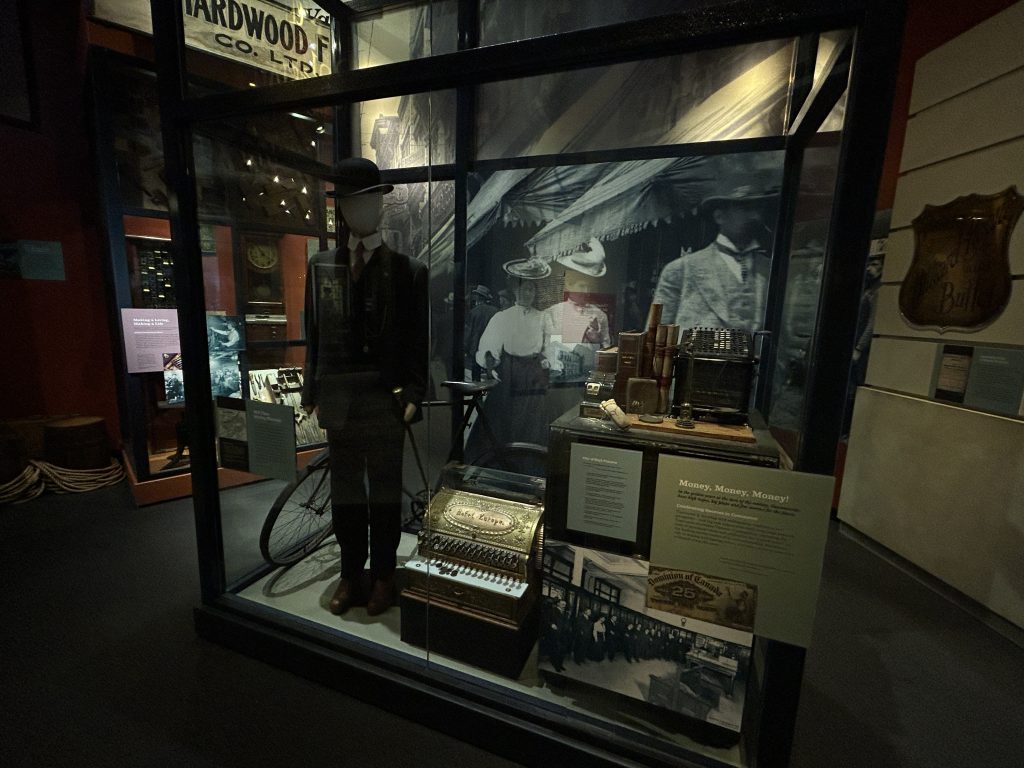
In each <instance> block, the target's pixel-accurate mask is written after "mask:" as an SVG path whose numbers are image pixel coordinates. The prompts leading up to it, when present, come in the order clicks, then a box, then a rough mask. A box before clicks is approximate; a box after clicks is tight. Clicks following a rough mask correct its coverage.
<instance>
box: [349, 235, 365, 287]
mask: <svg viewBox="0 0 1024 768" xmlns="http://www.w3.org/2000/svg"><path fill="white" fill-rule="evenodd" d="M364 253H366V248H364V247H363V241H362V240H360V241H359V243H358V244H357V245H356V249H355V250H354V251H352V260H351V263H350V264H351V269H352V281H353V282H359V276H360V275H361V274H363V267H364V266H366V264H365V262H364V260H363V254H364Z"/></svg>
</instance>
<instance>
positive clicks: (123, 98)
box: [104, 67, 167, 211]
mask: <svg viewBox="0 0 1024 768" xmlns="http://www.w3.org/2000/svg"><path fill="white" fill-rule="evenodd" d="M104 97H105V100H106V103H107V105H108V108H109V110H110V116H111V123H112V124H113V130H114V153H115V158H116V162H117V177H118V181H119V183H120V191H121V200H122V204H123V205H124V206H125V207H126V208H128V209H133V208H134V209H145V210H151V211H166V210H167V184H166V182H165V180H164V148H163V142H162V140H161V136H160V131H159V129H157V128H155V127H154V126H159V125H160V106H159V103H158V100H157V90H156V75H155V74H153V73H152V72H146V71H144V70H140V69H135V68H129V67H114V68H112V70H111V77H110V79H109V80H108V81H106V82H105V83H104Z"/></svg>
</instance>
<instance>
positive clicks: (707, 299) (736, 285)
mask: <svg viewBox="0 0 1024 768" xmlns="http://www.w3.org/2000/svg"><path fill="white" fill-rule="evenodd" d="M776 197H777V193H776V192H773V191H767V190H765V189H761V188H758V187H754V186H751V185H748V186H741V187H736V188H734V189H730V190H728V191H726V192H723V193H721V194H717V195H712V196H711V197H708V198H707V199H705V200H704V202H703V203H701V209H702V211H703V212H704V214H705V215H708V216H710V217H711V218H713V219H714V221H715V224H716V225H717V227H718V235H717V237H716V238H715V239H714V240H713V241H712V242H711V243H710V244H708V245H707V246H706V247H705V248H702V249H701V250H699V251H695V252H693V253H684V254H682V255H681V256H680V257H679V258H677V259H674V260H673V261H670V262H669V263H668V264H666V265H665V267H664V268H663V269H662V271H661V276H660V277H659V278H658V286H657V288H655V290H654V298H653V299H652V302H653V303H655V304H661V305H662V314H661V317H662V322H663V323H676V324H678V325H679V327H680V328H681V329H684V330H685V329H687V328H697V327H703V328H741V329H744V330H747V331H751V332H753V331H756V330H759V329H760V328H761V326H762V325H763V323H764V311H765V295H766V293H767V289H768V274H769V271H770V269H771V260H770V258H769V257H768V252H767V250H766V249H767V248H769V247H770V246H771V243H770V242H768V238H769V236H770V232H769V230H768V229H767V227H766V226H765V210H766V209H767V208H768V207H769V205H771V204H773V202H774V200H775V198H776Z"/></svg>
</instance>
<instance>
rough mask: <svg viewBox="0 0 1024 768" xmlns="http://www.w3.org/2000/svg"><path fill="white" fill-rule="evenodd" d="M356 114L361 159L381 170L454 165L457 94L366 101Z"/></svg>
mask: <svg viewBox="0 0 1024 768" xmlns="http://www.w3.org/2000/svg"><path fill="white" fill-rule="evenodd" d="M353 114H354V119H355V120H356V121H357V123H356V130H355V132H354V133H355V135H356V136H357V137H358V142H359V145H358V147H357V152H358V154H359V156H360V157H365V158H367V159H369V160H373V161H374V162H375V163H376V164H377V167H378V168H380V169H382V170H388V169H393V168H416V167H420V166H425V165H439V164H444V163H452V162H454V161H455V91H450V90H449V91H433V92H430V93H412V94H408V95H405V96H396V97H394V98H388V99H375V100H373V101H364V102H360V103H358V104H356V105H355V107H354V110H353Z"/></svg>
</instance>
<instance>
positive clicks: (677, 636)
mask: <svg viewBox="0 0 1024 768" xmlns="http://www.w3.org/2000/svg"><path fill="white" fill-rule="evenodd" d="M649 569H650V566H649V563H647V562H646V561H644V560H640V559H637V558H630V557H624V556H621V555H613V554H609V553H606V552H601V551H599V550H594V549H585V548H582V547H576V546H572V545H569V544H563V543H559V542H545V546H544V582H543V597H542V600H543V604H542V610H541V639H540V646H539V657H538V661H539V668H540V669H541V670H542V671H544V672H546V673H549V674H557V675H562V676H565V677H568V678H571V679H573V680H576V681H579V682H582V683H586V684H588V685H592V686H595V687H597V688H601V689H603V690H606V691H611V692H614V693H616V694H621V695H623V696H628V697H630V698H634V699H639V700H641V701H645V702H647V703H649V704H652V705H654V706H657V707H661V708H664V709H669V710H671V711H674V712H678V713H680V714H684V715H688V716H690V717H693V718H696V719H698V720H702V721H705V722H708V723H712V724H714V725H718V726H721V727H724V728H728V729H731V730H734V731H739V729H740V723H741V721H742V718H743V704H744V701H745V698H746V681H747V676H748V672H749V666H750V648H751V645H752V642H753V636H752V635H751V634H750V633H747V632H740V631H737V630H734V629H729V628H727V627H716V626H715V625H713V624H708V623H706V622H703V621H698V620H695V619H692V618H687V617H683V616H678V615H675V614H672V613H668V612H664V611H660V610H656V609H653V608H649V607H648V603H649V601H648V595H647V592H648V576H649Z"/></svg>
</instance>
